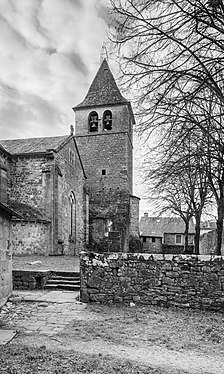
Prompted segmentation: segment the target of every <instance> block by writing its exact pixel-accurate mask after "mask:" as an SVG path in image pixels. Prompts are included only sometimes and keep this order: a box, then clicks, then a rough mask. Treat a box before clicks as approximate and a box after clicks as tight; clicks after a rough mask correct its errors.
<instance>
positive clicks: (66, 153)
mask: <svg viewBox="0 0 224 374" xmlns="http://www.w3.org/2000/svg"><path fill="white" fill-rule="evenodd" d="M70 151H72V152H73V154H72V156H73V157H72V158H71V152H70ZM55 162H56V164H57V165H58V166H59V168H60V170H61V173H62V175H61V176H59V190H58V191H59V193H58V194H57V196H56V210H57V211H58V217H59V218H60V217H61V219H60V221H59V222H56V237H58V238H59V241H60V239H61V240H62V242H63V244H62V245H63V253H64V254H68V255H73V254H79V253H80V251H82V250H83V249H84V248H85V238H86V231H85V222H86V193H85V176H84V174H83V170H82V165H81V162H80V159H79V156H78V153H77V150H76V148H75V143H74V139H71V140H70V142H69V143H68V144H66V145H65V146H64V147H63V148H62V149H61V150H60V151H59V152H58V154H57V156H56V160H55ZM71 193H73V195H74V198H75V199H74V212H73V214H74V217H73V225H74V228H73V232H72V235H70V234H71V233H70V229H71V227H70V226H71V225H70V223H71V217H70V195H71ZM59 245H60V243H59Z"/></svg>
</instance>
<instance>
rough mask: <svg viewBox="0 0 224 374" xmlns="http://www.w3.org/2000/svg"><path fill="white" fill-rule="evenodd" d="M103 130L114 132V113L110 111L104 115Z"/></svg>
mask: <svg viewBox="0 0 224 374" xmlns="http://www.w3.org/2000/svg"><path fill="white" fill-rule="evenodd" d="M103 129H104V131H108V130H112V113H111V111H110V110H106V111H105V112H104V113H103Z"/></svg>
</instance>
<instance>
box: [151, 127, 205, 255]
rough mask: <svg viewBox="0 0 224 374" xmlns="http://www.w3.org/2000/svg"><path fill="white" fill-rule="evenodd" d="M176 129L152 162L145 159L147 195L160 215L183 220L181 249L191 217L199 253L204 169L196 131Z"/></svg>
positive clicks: (159, 148)
mask: <svg viewBox="0 0 224 374" xmlns="http://www.w3.org/2000/svg"><path fill="white" fill-rule="evenodd" d="M185 124H186V123H185ZM185 127H186V126H185ZM180 130H181V131H179V132H177V133H176V134H175V136H174V134H173V136H171V137H170V139H169V142H168V139H167V140H166V142H165V143H164V144H163V146H161V144H160V146H159V147H158V148H157V150H156V152H157V153H156V152H154V153H153V159H154V161H153V160H152V159H151V160H148V163H147V166H148V167H147V166H146V169H148V170H146V171H147V172H146V174H145V179H146V180H147V181H148V180H150V182H151V188H150V192H151V193H150V196H151V198H153V200H154V201H156V202H157V207H158V206H159V208H160V212H164V211H167V210H169V211H170V212H172V213H174V214H177V215H179V216H180V217H181V218H182V219H183V220H184V222H185V226H186V230H185V234H186V235H185V250H187V246H188V242H187V239H188V229H189V222H190V219H191V218H192V217H195V221H196V227H195V229H196V235H195V253H196V254H199V238H200V222H201V216H202V212H203V209H204V208H205V207H206V206H207V205H208V204H210V203H211V191H210V188H209V173H208V166H207V164H206V162H205V157H204V153H203V152H202V148H201V136H200V131H199V130H198V131H197V132H196V133H194V134H192V132H189V133H188V131H187V129H186V131H185V132H183V129H180ZM163 140H164V139H163Z"/></svg>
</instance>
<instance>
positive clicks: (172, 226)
mask: <svg viewBox="0 0 224 374" xmlns="http://www.w3.org/2000/svg"><path fill="white" fill-rule="evenodd" d="M139 228H140V239H141V241H142V246H143V252H149V253H180V252H183V250H184V240H185V235H184V232H185V224H184V221H183V220H182V219H181V218H179V217H149V216H148V213H144V216H143V217H141V219H140V225H139ZM194 235H195V229H194V224H193V221H192V220H191V221H190V227H189V234H188V244H189V251H192V250H193V246H194Z"/></svg>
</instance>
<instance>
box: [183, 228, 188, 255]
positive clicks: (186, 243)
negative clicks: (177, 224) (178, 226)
mask: <svg viewBox="0 0 224 374" xmlns="http://www.w3.org/2000/svg"><path fill="white" fill-rule="evenodd" d="M188 233H189V221H185V233H184V253H188Z"/></svg>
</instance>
